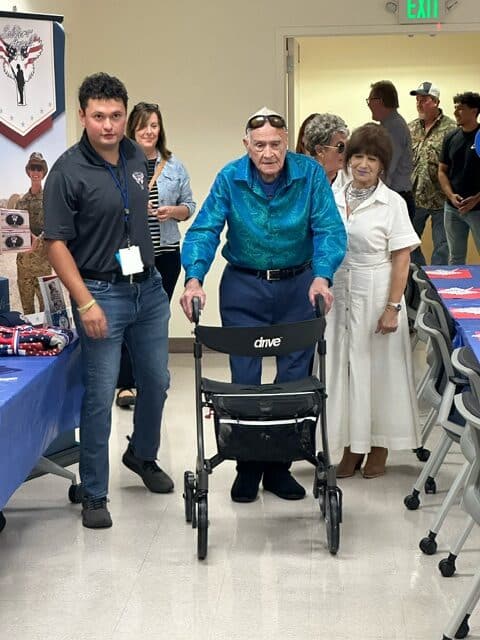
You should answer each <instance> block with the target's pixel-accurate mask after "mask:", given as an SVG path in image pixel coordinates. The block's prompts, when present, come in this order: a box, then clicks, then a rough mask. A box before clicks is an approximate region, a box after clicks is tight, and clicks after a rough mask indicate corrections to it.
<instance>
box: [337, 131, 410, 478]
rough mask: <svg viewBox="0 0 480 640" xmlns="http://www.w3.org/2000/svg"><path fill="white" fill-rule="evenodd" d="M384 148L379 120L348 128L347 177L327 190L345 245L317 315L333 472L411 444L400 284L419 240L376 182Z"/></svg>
mask: <svg viewBox="0 0 480 640" xmlns="http://www.w3.org/2000/svg"><path fill="white" fill-rule="evenodd" d="M391 155H392V147H391V142H390V138H389V136H388V134H387V132H386V131H385V129H383V127H381V126H380V125H377V124H367V125H364V126H362V127H360V128H358V129H357V130H356V131H354V132H353V134H352V136H351V138H350V140H349V142H348V143H347V148H346V153H345V164H346V167H347V169H348V170H349V171H350V172H351V175H352V178H353V179H352V180H351V182H348V183H347V184H346V185H344V187H343V188H342V189H341V190H339V191H338V192H337V193H336V194H335V199H336V202H337V206H338V208H339V211H340V213H341V215H342V217H343V220H344V222H345V225H346V227H347V231H348V251H347V254H346V256H345V259H344V261H343V263H342V265H341V266H340V268H339V270H338V271H337V273H336V274H335V279H334V283H333V293H334V300H335V302H334V305H333V308H332V310H331V312H330V313H329V315H328V317H327V345H328V354H327V389H328V400H327V412H328V425H329V429H330V439H331V441H332V448H337V449H338V448H341V447H342V446H343V447H344V454H343V458H342V460H341V462H340V464H339V465H338V466H337V477H339V478H345V477H349V476H353V475H354V473H355V471H356V470H357V469H360V467H361V465H362V462H363V460H364V456H365V455H366V454H368V457H367V461H366V464H365V466H364V468H363V476H364V477H365V478H375V477H377V476H381V475H383V474H384V473H385V464H386V460H387V455H388V449H414V448H416V447H417V446H418V444H419V442H418V425H419V420H418V410H417V400H416V394H415V387H414V377H413V369H412V361H411V349H410V340H409V331H408V321H407V314H406V310H405V303H404V299H403V291H404V289H405V284H406V281H407V275H408V269H409V264H410V252H411V251H412V250H413V249H414V248H415V247H417V246H418V245H419V243H420V241H419V238H418V236H417V235H416V233H415V231H414V229H413V227H412V224H411V222H410V219H409V216H408V211H407V207H406V205H405V202H404V200H403V199H402V198H401V197H400V196H399V195H398V194H397V193H395V192H394V191H392V190H391V189H389V188H388V187H387V186H386V185H385V184H384V183H383V182H382V180H381V176H382V175H384V174H386V172H387V170H388V166H389V163H390V158H391Z"/></svg>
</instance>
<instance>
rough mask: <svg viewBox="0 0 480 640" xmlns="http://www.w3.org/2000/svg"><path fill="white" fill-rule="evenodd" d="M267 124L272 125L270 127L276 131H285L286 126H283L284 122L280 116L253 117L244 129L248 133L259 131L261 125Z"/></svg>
mask: <svg viewBox="0 0 480 640" xmlns="http://www.w3.org/2000/svg"><path fill="white" fill-rule="evenodd" d="M266 122H268V123H269V124H271V125H272V127H275V128H276V129H286V128H287V125H286V124H285V120H284V119H283V118H282V116H274V115H271V116H253V118H250V120H249V121H248V122H247V126H246V127H245V131H248V130H249V129H260V127H263V125H264V124H265V123H266Z"/></svg>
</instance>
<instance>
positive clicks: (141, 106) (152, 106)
mask: <svg viewBox="0 0 480 640" xmlns="http://www.w3.org/2000/svg"><path fill="white" fill-rule="evenodd" d="M140 109H148V110H149V111H151V110H158V104H155V102H139V103H138V104H136V105H135V106H134V107H133V110H134V111H139V110H140Z"/></svg>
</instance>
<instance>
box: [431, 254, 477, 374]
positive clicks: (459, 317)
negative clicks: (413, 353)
mask: <svg viewBox="0 0 480 640" xmlns="http://www.w3.org/2000/svg"><path fill="white" fill-rule="evenodd" d="M423 270H424V271H425V273H426V274H427V275H428V277H429V279H430V281H431V282H432V284H433V286H434V287H435V289H436V290H437V292H438V295H439V296H440V298H441V299H442V302H443V304H444V305H445V307H446V309H447V310H448V312H449V313H450V315H451V316H452V318H453V319H454V320H455V325H456V327H457V341H456V344H455V346H468V347H470V349H471V350H472V351H473V352H474V353H475V355H476V357H477V359H478V361H479V362H480V265H452V266H428V267H423Z"/></svg>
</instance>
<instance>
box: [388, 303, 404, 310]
mask: <svg viewBox="0 0 480 640" xmlns="http://www.w3.org/2000/svg"><path fill="white" fill-rule="evenodd" d="M401 308H402V304H401V303H400V302H387V304H386V305H385V309H393V310H394V311H397V312H398V311H400V309H401Z"/></svg>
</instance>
